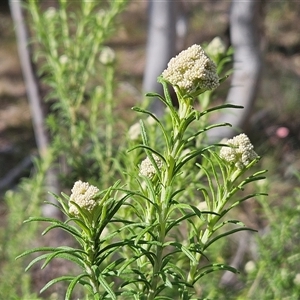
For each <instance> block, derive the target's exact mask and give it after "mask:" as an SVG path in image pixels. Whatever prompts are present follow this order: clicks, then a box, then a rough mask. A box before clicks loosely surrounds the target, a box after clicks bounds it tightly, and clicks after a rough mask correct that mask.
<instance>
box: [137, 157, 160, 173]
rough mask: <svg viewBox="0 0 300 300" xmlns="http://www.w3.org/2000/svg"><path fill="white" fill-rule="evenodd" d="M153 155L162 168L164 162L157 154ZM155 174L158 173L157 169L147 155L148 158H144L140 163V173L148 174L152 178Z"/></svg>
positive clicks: (158, 165)
mask: <svg viewBox="0 0 300 300" xmlns="http://www.w3.org/2000/svg"><path fill="white" fill-rule="evenodd" d="M152 156H153V158H154V161H155V163H156V165H157V167H158V169H161V167H162V162H161V160H160V158H159V157H158V156H157V155H155V154H153V155H152ZM155 174H156V169H155V167H154V166H153V164H152V162H151V160H150V159H149V157H147V158H146V159H144V160H143V161H142V163H141V165H140V175H142V176H146V177H148V178H150V179H151V178H152V177H153V176H154V175H155Z"/></svg>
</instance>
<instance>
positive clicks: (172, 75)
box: [162, 45, 219, 93]
mask: <svg viewBox="0 0 300 300" xmlns="http://www.w3.org/2000/svg"><path fill="white" fill-rule="evenodd" d="M162 77H163V78H164V79H166V80H168V81H169V82H170V83H171V84H172V85H177V86H178V87H179V88H180V89H181V90H183V91H185V92H187V93H189V92H192V91H194V90H198V89H199V90H212V89H214V88H216V87H217V86H218V85H219V76H218V74H217V67H216V65H215V63H214V62H213V61H212V60H211V59H210V58H209V57H208V56H207V55H206V54H205V52H204V50H203V49H202V48H201V46H199V45H193V46H191V47H189V48H188V49H186V50H184V51H182V52H180V53H179V54H178V55H177V56H176V57H174V58H172V59H171V60H170V61H169V63H168V68H167V69H166V70H164V71H163V73H162Z"/></svg>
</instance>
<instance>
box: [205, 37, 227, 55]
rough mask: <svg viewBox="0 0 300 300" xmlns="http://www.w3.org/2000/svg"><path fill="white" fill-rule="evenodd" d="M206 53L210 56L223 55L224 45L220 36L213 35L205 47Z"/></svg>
mask: <svg viewBox="0 0 300 300" xmlns="http://www.w3.org/2000/svg"><path fill="white" fill-rule="evenodd" d="M205 51H206V53H208V55H209V56H210V57H212V58H217V57H218V56H220V55H224V54H225V52H226V47H225V44H224V42H223V41H222V40H221V38H220V37H218V36H217V37H215V38H214V39H213V40H212V41H211V42H210V43H209V44H208V45H207V47H206V49H205Z"/></svg>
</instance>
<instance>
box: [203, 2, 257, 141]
mask: <svg viewBox="0 0 300 300" xmlns="http://www.w3.org/2000/svg"><path fill="white" fill-rule="evenodd" d="M262 4H263V1H262V0H260V1H257V0H249V1H233V2H232V4H231V11H230V37H231V43H232V46H233V47H234V65H233V69H234V72H233V75H232V84H231V88H230V91H229V93H228V96H227V99H226V103H231V104H236V105H242V106H244V109H242V110H240V109H228V110H226V112H224V113H223V114H222V115H221V116H220V118H219V119H218V120H217V122H220V123H223V122H228V123H231V124H232V126H233V127H231V128H230V127H221V128H215V129H213V130H210V131H209V132H208V138H209V141H210V142H218V141H220V140H221V139H222V138H229V137H232V136H233V135H236V134H237V133H238V132H239V131H240V130H242V129H245V127H246V125H247V121H248V119H249V115H250V113H251V110H252V107H253V104H254V101H255V99H256V96H257V91H258V87H259V84H260V80H261V76H260V75H261V69H262V54H261V43H260V40H261V38H260V36H261V30H260V24H261V11H262Z"/></svg>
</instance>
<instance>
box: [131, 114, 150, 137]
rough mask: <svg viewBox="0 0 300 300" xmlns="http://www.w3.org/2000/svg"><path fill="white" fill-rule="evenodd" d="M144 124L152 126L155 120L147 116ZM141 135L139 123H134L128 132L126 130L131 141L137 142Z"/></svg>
mask: <svg viewBox="0 0 300 300" xmlns="http://www.w3.org/2000/svg"><path fill="white" fill-rule="evenodd" d="M145 124H146V125H147V124H148V125H149V126H152V125H154V124H155V120H154V118H152V117H151V116H149V117H148V118H147V119H146V120H145ZM140 135H141V125H140V123H138V122H137V123H134V124H133V125H131V126H130V128H129V130H128V137H129V139H131V140H132V141H135V140H137V139H138V138H139V137H140Z"/></svg>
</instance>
